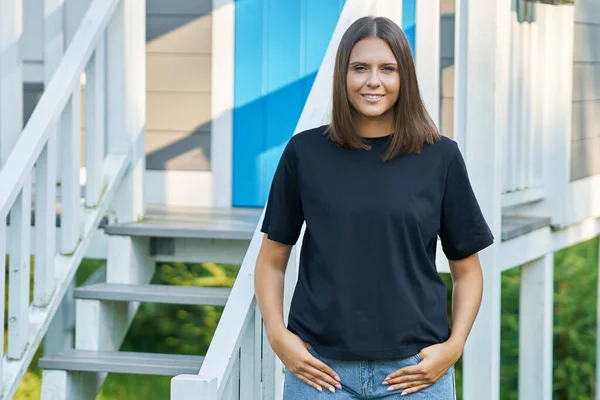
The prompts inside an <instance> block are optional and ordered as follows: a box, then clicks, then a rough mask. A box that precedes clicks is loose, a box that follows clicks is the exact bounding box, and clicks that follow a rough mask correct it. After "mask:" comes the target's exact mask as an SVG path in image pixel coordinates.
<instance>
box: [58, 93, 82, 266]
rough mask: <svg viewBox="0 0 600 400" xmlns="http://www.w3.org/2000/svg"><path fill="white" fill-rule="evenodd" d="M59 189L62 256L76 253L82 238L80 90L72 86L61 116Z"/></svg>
mask: <svg viewBox="0 0 600 400" xmlns="http://www.w3.org/2000/svg"><path fill="white" fill-rule="evenodd" d="M60 126H61V147H62V149H63V150H64V152H63V154H62V157H61V158H62V159H61V186H60V201H61V210H60V235H61V238H60V239H61V240H60V250H61V252H62V253H63V254H70V253H73V251H75V248H76V247H77V244H78V243H79V236H80V234H81V225H80V219H81V209H80V207H81V204H80V195H81V188H80V185H79V169H80V165H81V87H80V86H79V83H77V85H75V89H73V93H72V94H71V98H70V99H69V101H68V102H67V105H66V106H65V109H64V110H63V113H62V116H61V124H60Z"/></svg>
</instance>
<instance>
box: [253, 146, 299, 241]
mask: <svg viewBox="0 0 600 400" xmlns="http://www.w3.org/2000/svg"><path fill="white" fill-rule="evenodd" d="M297 167H298V166H297V157H296V150H295V148H294V144H293V140H290V141H289V142H288V144H287V146H286V147H285V149H284V150H283V154H282V155H281V159H280V160H279V164H278V165H277V169H276V170H275V175H274V177H273V182H272V183H271V189H270V192H269V198H268V201H267V209H266V210H265V217H264V220H263V224H262V228H261V231H262V232H264V233H266V234H267V237H268V238H269V239H271V240H274V241H276V242H280V243H283V244H288V245H294V244H296V241H297V240H298V237H299V236H300V230H301V229H302V224H303V223H304V213H303V211H302V204H301V201H300V188H299V185H298V168H297Z"/></svg>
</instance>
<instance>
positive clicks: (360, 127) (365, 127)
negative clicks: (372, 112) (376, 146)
mask: <svg viewBox="0 0 600 400" xmlns="http://www.w3.org/2000/svg"><path fill="white" fill-rule="evenodd" d="M355 129H356V133H358V135H359V136H362V137H365V138H375V137H381V136H387V135H389V134H391V133H392V132H393V131H394V114H393V113H386V114H384V115H382V116H379V117H377V118H369V117H365V116H362V115H359V116H357V118H356V120H355Z"/></svg>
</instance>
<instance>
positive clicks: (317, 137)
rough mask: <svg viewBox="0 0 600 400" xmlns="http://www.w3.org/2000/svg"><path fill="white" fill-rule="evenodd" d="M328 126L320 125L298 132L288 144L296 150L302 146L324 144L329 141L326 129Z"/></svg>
mask: <svg viewBox="0 0 600 400" xmlns="http://www.w3.org/2000/svg"><path fill="white" fill-rule="evenodd" d="M328 128H329V125H321V126H318V127H316V128H312V129H307V130H305V131H302V132H298V133H297V134H295V135H294V136H292V138H291V139H290V144H291V145H292V146H294V147H296V148H299V147H304V146H314V145H315V144H318V143H321V142H326V141H327V140H328V139H329V136H328V135H327V129H328Z"/></svg>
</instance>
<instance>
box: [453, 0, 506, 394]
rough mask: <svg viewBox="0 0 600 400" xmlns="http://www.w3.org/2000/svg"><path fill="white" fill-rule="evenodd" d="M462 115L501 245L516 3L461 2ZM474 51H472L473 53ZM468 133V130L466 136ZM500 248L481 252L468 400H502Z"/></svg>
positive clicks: (468, 354) (467, 357) (475, 177)
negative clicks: (512, 11) (503, 153)
mask: <svg viewBox="0 0 600 400" xmlns="http://www.w3.org/2000/svg"><path fill="white" fill-rule="evenodd" d="M457 6H458V14H457V38H458V41H459V45H458V47H457V51H458V55H457V68H458V70H457V99H456V105H457V114H458V115H459V116H460V117H459V118H458V121H459V128H458V129H457V130H456V131H455V134H457V133H458V134H459V135H462V140H463V142H464V143H463V144H464V154H465V158H466V163H467V168H468V169H469V172H470V176H471V182H472V185H473V189H474V190H475V193H476V195H477V198H478V201H479V204H480V206H481V209H482V211H483V213H484V215H485V218H486V220H487V222H488V224H489V225H490V227H491V229H492V231H493V233H494V235H495V237H496V241H500V237H501V202H500V191H501V181H500V176H501V171H500V165H501V162H500V157H501V154H500V149H501V140H502V139H503V138H504V137H505V135H506V132H507V115H506V109H507V108H508V93H507V85H508V72H509V63H508V62H509V47H508V46H509V42H508V41H507V40H506V37H508V35H509V28H510V23H509V21H510V20H509V18H510V3H508V2H506V1H501V0H489V1H486V2H481V1H473V0H459V1H458V4H457ZM467 49H468V51H467ZM461 129H462V131H461ZM497 248H498V246H497V245H494V246H491V247H490V248H487V249H485V250H484V251H482V252H481V253H480V260H481V265H482V268H483V274H484V279H483V282H484V287H483V301H482V304H481V307H480V310H479V314H478V316H477V319H476V321H475V324H474V326H473V329H472V331H471V334H470V336H469V339H468V340H467V343H466V346H465V352H464V379H463V383H464V384H463V399H464V400H473V399H477V400H479V399H486V400H497V399H498V398H499V392H500V385H499V378H500V269H499V267H498V263H497V251H498V250H497Z"/></svg>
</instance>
